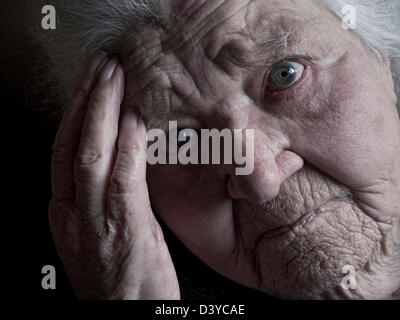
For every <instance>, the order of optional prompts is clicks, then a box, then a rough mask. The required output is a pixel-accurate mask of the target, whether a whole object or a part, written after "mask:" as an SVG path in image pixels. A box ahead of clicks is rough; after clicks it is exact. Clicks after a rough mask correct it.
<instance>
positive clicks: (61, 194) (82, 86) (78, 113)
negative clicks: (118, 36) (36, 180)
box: [51, 54, 107, 202]
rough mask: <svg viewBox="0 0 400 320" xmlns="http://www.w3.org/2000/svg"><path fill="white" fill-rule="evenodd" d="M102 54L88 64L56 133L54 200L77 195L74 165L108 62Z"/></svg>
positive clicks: (68, 199)
mask: <svg viewBox="0 0 400 320" xmlns="http://www.w3.org/2000/svg"><path fill="white" fill-rule="evenodd" d="M106 60H107V59H106V55H105V54H99V55H97V56H96V57H94V58H93V59H92V61H91V63H90V64H89V66H88V68H87V70H86V71H85V72H86V76H85V77H84V78H83V79H82V81H81V82H80V83H79V85H78V86H77V89H76V91H75V93H74V95H73V98H72V101H71V103H70V104H69V105H68V106H67V108H66V111H65V113H64V116H63V119H62V121H61V124H60V128H59V130H58V133H57V135H56V139H55V142H54V145H53V153H52V166H51V167H52V168H51V185H52V193H53V200H54V201H55V202H63V201H72V199H73V197H74V181H73V164H74V158H75V153H76V150H77V148H78V145H79V140H80V136H81V128H82V124H83V120H84V117H85V112H86V105H87V101H88V99H89V96H90V91H91V90H92V88H93V86H94V83H95V81H96V75H97V74H98V70H99V69H101V68H102V66H103V65H104V63H105V62H106Z"/></svg>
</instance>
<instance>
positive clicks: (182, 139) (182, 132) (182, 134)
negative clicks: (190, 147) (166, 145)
mask: <svg viewBox="0 0 400 320" xmlns="http://www.w3.org/2000/svg"><path fill="white" fill-rule="evenodd" d="M193 134H195V131H194V130H193V129H182V128H181V129H178V141H177V146H178V150H179V149H180V148H182V147H183V146H184V145H185V144H186V143H188V142H189V140H190V137H191V136H192V135H193Z"/></svg>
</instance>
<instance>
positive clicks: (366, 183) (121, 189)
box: [40, 0, 400, 299]
mask: <svg viewBox="0 0 400 320" xmlns="http://www.w3.org/2000/svg"><path fill="white" fill-rule="evenodd" d="M46 2H47V1H46ZM345 5H352V6H353V7H354V9H355V14H356V15H355V18H356V20H355V21H353V22H355V29H353V28H347V27H345V26H346V25H344V24H343V21H342V20H343V19H342V17H341V14H342V8H343V7H344V6H345ZM55 7H56V9H57V15H58V19H59V24H58V25H57V29H56V30H53V31H51V30H49V31H44V30H41V31H40V36H41V37H42V44H43V46H44V47H45V49H46V50H47V53H48V56H49V68H51V70H50V71H51V72H50V73H49V75H48V79H50V80H52V81H53V80H55V81H56V84H57V94H58V98H59V100H58V101H59V102H60V107H62V108H61V110H62V111H63V112H64V111H65V112H64V115H63V120H62V122H61V125H60V129H59V132H58V134H57V137H56V141H55V144H54V152H53V162H52V188H53V198H52V201H51V204H50V208H49V219H50V225H51V230H52V234H53V238H54V242H55V244H56V247H57V250H58V253H59V255H60V257H61V260H62V262H63V264H64V267H65V269H66V271H67V274H68V276H69V279H70V282H71V284H72V286H73V288H74V290H75V292H76V294H77V296H78V297H80V298H90V299H96V298H106V299H179V298H180V291H179V284H178V280H177V276H176V272H175V268H174V265H173V263H172V261H171V257H170V254H169V251H168V247H167V245H166V243H165V241H164V238H163V234H162V230H161V228H160V225H159V224H158V222H157V220H156V219H155V216H154V213H153V210H154V212H156V213H157V215H159V216H160V218H161V219H162V220H163V221H164V222H165V224H166V225H167V226H168V227H169V229H171V230H172V231H173V233H174V234H175V235H176V236H177V237H178V238H179V239H180V240H181V241H182V243H183V244H184V245H185V246H186V247H187V248H189V250H190V251H192V252H193V253H194V254H195V255H196V256H198V257H199V258H200V259H201V260H202V261H204V262H205V263H206V264H207V265H209V266H210V267H211V268H213V269H214V270H215V271H217V272H218V273H220V274H222V275H223V276H225V277H227V278H229V279H232V280H234V281H236V282H237V283H239V284H242V285H244V286H247V287H251V288H255V289H258V290H260V291H262V292H265V293H266V294H268V295H271V296H275V297H280V298H289V299H298V298H300V299H392V298H399V296H400V290H399V288H400V162H399V160H400V120H399V115H398V110H397V108H396V104H397V97H396V90H397V89H396V88H397V87H396V86H398V84H399V83H398V82H399V78H398V76H399V65H398V61H399V58H400V32H399V30H400V19H399V16H400V11H399V2H398V1H396V0H387V1H378V0H371V1H358V0H346V1H342V0H319V1H318V0H307V1H303V0H302V1H298V0H279V1H278V0H252V1H251V0H250V1H249V0H196V1H194V0H165V1H164V0H163V1H161V0H141V1H138V0H108V1H97V0H96V1H94V0H93V1H92V0H88V1H68V2H64V1H63V2H62V3H61V2H60V4H59V5H57V2H56V3H55ZM170 120H174V121H177V122H178V127H179V128H178V130H179V131H182V130H186V128H190V129H194V130H200V129H211V128H216V129H219V130H222V129H226V128H227V129H230V130H234V129H241V130H246V129H253V130H254V146H255V152H254V170H253V171H252V172H251V174H249V175H237V174H235V167H236V164H235V163H234V164H225V163H221V164H219V165H192V164H189V165H183V164H177V165H172V164H165V165H162V164H156V165H148V164H147V162H146V154H147V153H146V151H147V140H146V130H149V129H152V128H161V129H164V130H166V128H168V121H170ZM183 145H184V143H183ZM181 146H182V144H180V145H179V147H181ZM344 280H345V281H344Z"/></svg>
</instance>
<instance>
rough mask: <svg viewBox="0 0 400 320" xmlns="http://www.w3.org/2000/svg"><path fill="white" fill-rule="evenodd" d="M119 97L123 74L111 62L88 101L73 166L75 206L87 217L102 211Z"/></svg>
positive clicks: (122, 93)
mask: <svg viewBox="0 0 400 320" xmlns="http://www.w3.org/2000/svg"><path fill="white" fill-rule="evenodd" d="M123 96H124V73H123V70H122V67H121V66H120V64H119V60H118V59H117V58H113V59H111V60H110V61H108V62H107V64H106V65H105V66H104V68H103V70H102V72H101V75H100V76H99V80H98V83H97V85H96V88H95V90H94V91H93V93H92V95H91V97H90V100H89V103H88V107H87V112H86V117H85V120H84V124H83V128H82V135H81V140H80V145H79V148H78V152H77V155H76V160H75V166H74V176H75V187H76V196H75V204H76V205H77V206H78V208H79V209H82V211H84V212H86V213H87V214H89V216H90V215H91V213H93V214H99V213H100V214H101V213H104V212H105V209H106V201H107V197H106V193H107V188H108V181H109V177H110V175H111V171H112V167H113V163H114V156H115V152H116V143H117V138H118V120H119V114H120V105H121V103H122V99H123ZM88 218H89V217H88Z"/></svg>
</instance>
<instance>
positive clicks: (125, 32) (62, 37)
mask: <svg viewBox="0 0 400 320" xmlns="http://www.w3.org/2000/svg"><path fill="white" fill-rule="evenodd" d="M320 1H321V2H323V3H324V4H325V5H326V6H327V7H328V8H329V9H330V10H331V11H332V12H334V13H335V14H336V15H337V17H338V19H339V21H340V19H342V8H343V6H345V5H352V6H354V7H355V8H356V12H357V20H356V23H357V24H356V29H354V30H353V31H352V32H354V33H355V35H356V36H357V37H358V38H359V39H360V41H361V42H362V43H363V44H364V45H365V46H366V47H367V48H369V49H370V51H371V52H372V53H373V54H374V55H375V56H376V57H378V58H379V59H380V58H381V57H382V56H386V57H387V58H388V59H389V60H390V62H391V69H392V74H393V78H394V82H395V88H396V89H395V90H396V93H397V96H398V97H399V99H398V108H399V110H400V1H399V0H369V1H365V0H320ZM166 3H168V1H165V0H164V1H163V0H79V1H78V0H68V1H66V0H64V1H63V0H53V1H50V0H46V1H42V0H37V1H36V9H35V11H36V12H39V13H40V8H41V6H42V5H45V4H52V5H54V6H55V7H56V8H57V16H58V19H59V23H58V26H57V29H56V30H51V31H43V30H37V32H35V34H36V36H37V38H38V39H39V42H40V43H41V44H42V46H43V48H44V49H45V51H46V55H47V59H48V61H46V62H47V63H48V64H50V66H49V68H48V72H49V73H48V74H47V75H46V76H47V77H48V78H49V79H52V80H53V83H55V86H56V88H57V90H55V92H56V93H57V95H58V97H55V98H56V99H57V98H58V99H57V100H58V101H60V100H61V99H62V100H61V101H65V99H67V98H69V96H70V93H71V92H72V89H73V86H74V83H76V80H77V79H78V78H79V77H80V76H81V73H82V70H83V68H82V65H83V63H85V61H86V59H87V58H88V57H89V56H91V55H92V54H94V53H95V52H98V51H100V50H103V51H106V52H109V53H114V52H116V53H117V52H118V51H119V48H120V47H121V45H122V43H121V41H123V39H126V37H127V36H129V33H134V32H135V30H138V28H140V26H141V25H143V24H147V23H153V24H163V19H164V18H165V16H166V13H165V4H166ZM35 25H38V23H37V21H36V22H35Z"/></svg>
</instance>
